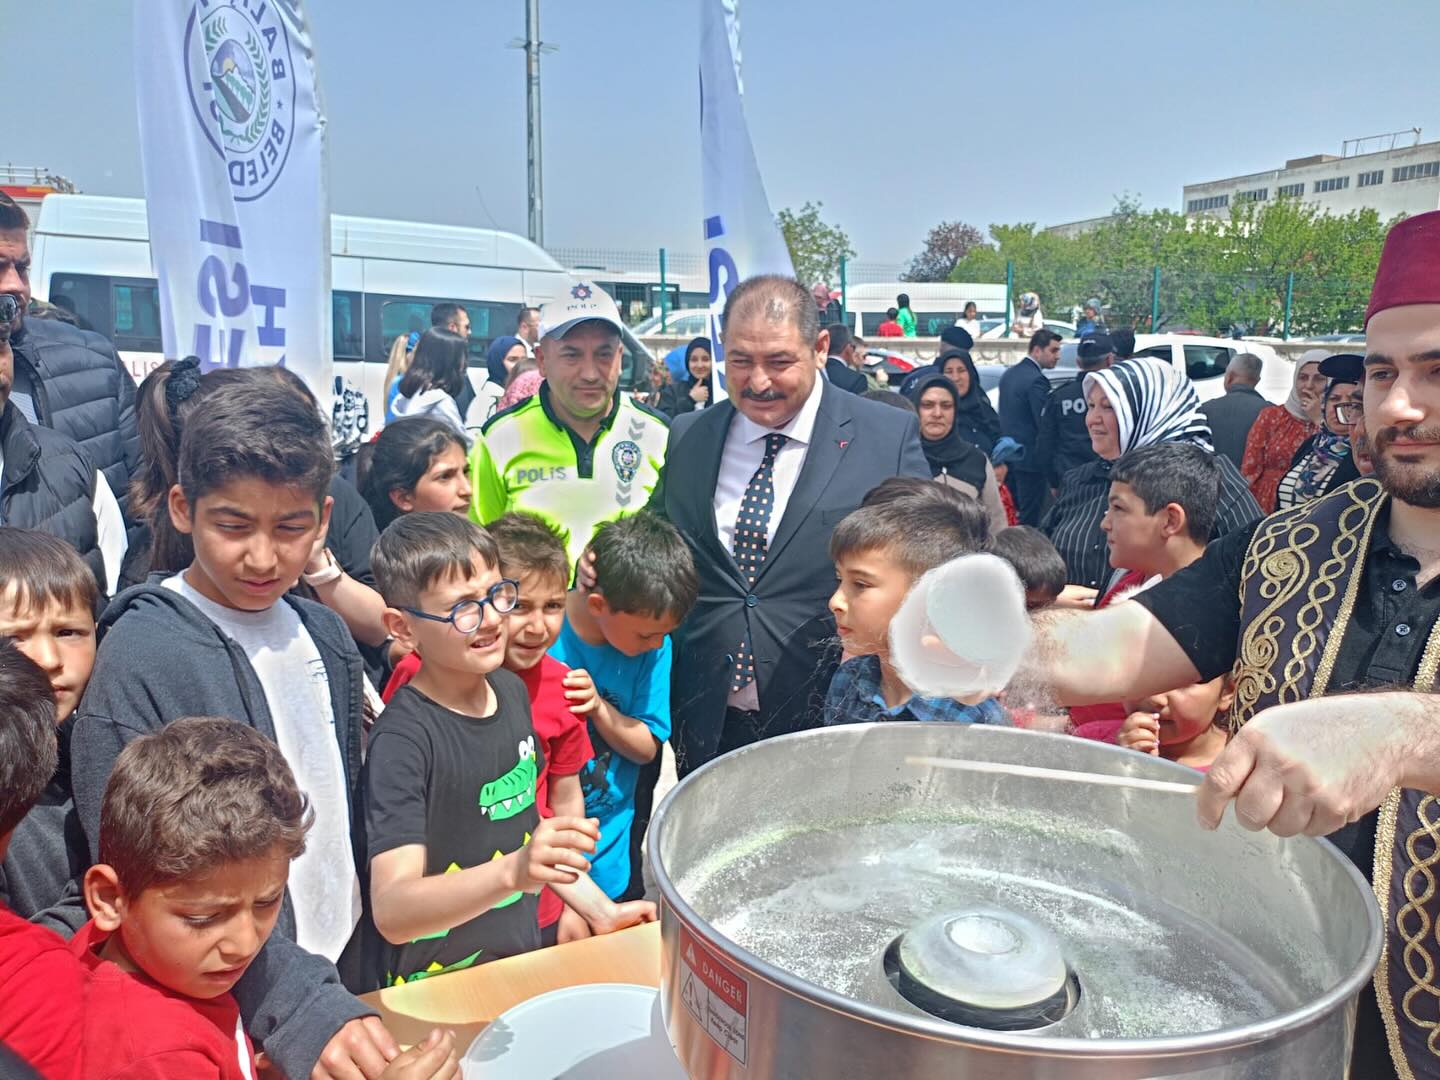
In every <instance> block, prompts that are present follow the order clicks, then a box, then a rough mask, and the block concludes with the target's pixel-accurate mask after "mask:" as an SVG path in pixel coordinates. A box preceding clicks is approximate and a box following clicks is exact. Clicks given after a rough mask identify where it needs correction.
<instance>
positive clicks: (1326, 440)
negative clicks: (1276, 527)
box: [1275, 356, 1365, 510]
mask: <svg viewBox="0 0 1440 1080" xmlns="http://www.w3.org/2000/svg"><path fill="white" fill-rule="evenodd" d="M1333 359H1334V360H1343V359H1344V358H1342V357H1338V356H1337V357H1334V358H1333ZM1351 359H1352V362H1351V363H1350V364H1348V365H1346V366H1344V367H1343V369H1342V370H1340V371H1338V372H1337V373H1336V374H1334V375H1332V376H1331V378H1330V381H1329V383H1328V384H1327V385H1326V387H1325V392H1324V394H1323V395H1321V398H1320V430H1319V431H1317V432H1315V434H1314V435H1311V436H1310V438H1308V439H1306V440H1305V441H1304V442H1303V443H1301V444H1300V449H1298V450H1296V451H1295V457H1294V458H1293V460H1292V462H1291V465H1290V468H1289V470H1288V471H1287V472H1286V473H1285V475H1284V476H1282V477H1281V478H1280V483H1279V485H1278V486H1277V487H1276V489H1275V509H1277V510H1286V509H1289V508H1290V507H1292V506H1299V505H1301V504H1302V503H1307V502H1310V501H1311V500H1312V499H1318V498H1319V497H1320V496H1321V495H1328V494H1329V493H1330V492H1332V491H1334V490H1335V489H1336V488H1337V487H1339V486H1340V485H1341V484H1344V483H1346V482H1348V481H1350V480H1355V479H1357V478H1358V477H1359V475H1360V472H1359V470H1358V469H1357V468H1356V466H1355V461H1354V459H1353V457H1352V456H1351V445H1350V424H1351V421H1350V410H1351V409H1355V408H1357V407H1358V406H1359V403H1360V397H1361V389H1360V380H1361V379H1362V378H1363V377H1364V373H1365V369H1364V367H1363V364H1364V361H1363V360H1361V358H1360V357H1358V356H1356V357H1353V358H1351ZM1329 363H1330V362H1329V361H1327V363H1326V364H1322V365H1321V373H1322V374H1324V373H1326V368H1327V366H1328V364H1329Z"/></svg>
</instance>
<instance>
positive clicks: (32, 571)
mask: <svg viewBox="0 0 1440 1080" xmlns="http://www.w3.org/2000/svg"><path fill="white" fill-rule="evenodd" d="M99 599H100V590H99V587H98V585H97V584H96V582H95V575H94V574H92V573H91V572H90V568H89V567H88V566H86V565H85V561H84V560H83V559H81V558H80V556H79V554H78V553H77V552H76V551H75V549H74V548H72V547H71V546H70V545H69V544H67V543H66V542H65V541H63V540H60V539H58V538H57V537H54V536H51V535H49V534H48V533H42V532H34V531H32V530H30V529H12V528H0V636H4V637H8V638H10V639H12V640H13V641H14V643H15V646H16V647H17V648H18V649H19V650H20V651H21V652H22V653H24V654H25V655H26V656H28V657H29V658H30V659H31V660H32V661H33V662H34V663H35V664H36V665H38V666H39V667H40V669H41V670H42V671H43V672H44V673H45V675H46V676H47V677H48V678H49V680H50V691H51V693H52V694H53V695H54V705H55V719H56V721H57V725H56V734H57V735H58V737H59V749H60V759H59V765H58V766H57V768H56V769H55V775H54V776H52V777H51V778H50V782H49V783H48V784H46V785H45V790H44V791H42V792H41V793H40V797H39V799H38V800H37V801H36V803H35V805H34V806H33V807H32V808H31V810H30V813H29V814H27V815H26V816H25V820H24V821H22V822H21V823H20V825H19V826H18V827H17V828H16V829H15V833H14V835H13V836H12V837H11V840H10V847H9V851H8V852H7V853H6V855H5V856H4V861H3V862H0V900H3V901H4V902H5V903H6V904H8V905H9V906H10V909H11V910H12V911H14V912H16V913H17V914H19V915H21V916H23V917H24V918H27V919H31V920H33V921H35V922H39V923H41V924H42V925H45V926H49V927H50V928H51V929H53V930H56V931H59V932H60V933H62V934H70V933H73V932H74V931H75V929H76V928H78V927H79V925H80V924H81V923H82V922H84V921H85V909H84V905H83V904H82V903H80V901H79V881H80V878H81V876H82V875H83V874H84V873H85V868H86V867H88V866H89V865H90V857H89V852H88V851H87V850H86V846H85V836H84V833H83V832H82V831H81V829H80V823H79V821H78V820H77V819H76V816H75V802H74V799H73V798H72V797H71V793H70V733H71V730H72V728H73V727H74V712H75V706H76V705H77V704H78V703H79V701H80V696H81V695H82V694H83V693H84V692H85V685H86V683H88V682H89V681H90V672H91V670H92V669H93V668H94V666H95V608H96V606H97V604H98V603H99ZM72 886H73V887H72Z"/></svg>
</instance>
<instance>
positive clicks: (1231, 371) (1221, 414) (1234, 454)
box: [1200, 353, 1270, 469]
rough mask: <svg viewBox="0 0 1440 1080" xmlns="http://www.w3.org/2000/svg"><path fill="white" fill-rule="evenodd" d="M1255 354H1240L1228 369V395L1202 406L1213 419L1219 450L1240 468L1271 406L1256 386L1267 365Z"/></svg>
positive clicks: (1211, 431)
mask: <svg viewBox="0 0 1440 1080" xmlns="http://www.w3.org/2000/svg"><path fill="white" fill-rule="evenodd" d="M1263 366H1264V365H1263V362H1262V361H1261V359H1260V357H1258V356H1256V355H1255V354H1254V353H1237V354H1236V355H1235V356H1234V357H1232V358H1231V360H1230V364H1229V366H1228V367H1226V368H1225V395H1224V397H1218V398H1216V399H1215V400H1214V401H1207V402H1206V403H1205V404H1204V405H1201V406H1200V411H1201V412H1203V413H1204V414H1205V419H1207V420H1209V421H1210V435H1211V438H1212V441H1213V442H1214V443H1215V451H1216V452H1217V453H1220V454H1224V455H1225V456H1226V457H1228V458H1229V459H1230V460H1231V461H1233V462H1234V463H1235V467H1236V468H1237V469H1238V468H1239V467H1240V461H1241V459H1242V458H1243V457H1244V456H1245V440H1246V439H1248V438H1249V437H1250V428H1251V426H1252V425H1253V424H1254V423H1255V417H1257V416H1259V415H1260V410H1261V409H1263V408H1265V406H1267V405H1269V404H1270V402H1268V401H1266V400H1265V399H1264V398H1263V397H1261V396H1260V391H1258V390H1256V389H1255V388H1256V387H1257V386H1259V385H1260V371H1261V369H1262V367H1263Z"/></svg>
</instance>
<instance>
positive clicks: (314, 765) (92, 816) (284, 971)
mask: <svg viewBox="0 0 1440 1080" xmlns="http://www.w3.org/2000/svg"><path fill="white" fill-rule="evenodd" d="M333 469H334V461H333V458H332V456H331V448H330V436H329V432H328V430H327V429H326V426H325V423H324V420H323V419H322V418H321V416H320V414H319V413H318V412H317V411H316V410H315V409H314V408H313V407H312V406H311V405H310V403H309V402H307V401H306V400H305V399H304V398H302V397H301V396H300V395H298V394H296V393H295V392H294V391H293V390H290V389H288V388H286V387H284V386H282V385H280V384H279V383H276V382H270V383H269V385H265V384H256V385H251V386H247V387H245V388H244V390H243V392H240V390H239V389H238V388H233V389H232V388H227V389H225V390H221V391H217V392H216V393H214V394H212V395H209V396H207V397H206V398H205V400H204V401H203V402H202V403H201V404H200V405H198V406H197V407H196V409H195V411H194V412H193V413H191V414H190V415H189V416H188V417H187V420H186V423H185V430H184V433H183V435H182V437H181V441H180V454H179V468H178V477H179V483H177V484H176V485H175V486H174V487H173V488H171V490H170V493H169V500H168V511H169V515H170V520H171V522H172V523H173V524H174V526H175V528H176V529H177V530H179V531H180V532H181V533H184V534H187V535H189V536H190V538H191V541H192V544H193V547H194V557H193V559H192V561H191V562H190V565H189V566H188V567H186V568H185V569H184V570H183V571H182V572H180V573H179V574H175V575H173V576H171V577H168V578H167V577H164V576H163V575H160V574H156V575H153V576H152V577H151V579H150V580H149V581H148V582H146V583H145V584H143V585H139V586H136V587H135V588H133V589H130V590H127V591H126V592H125V593H123V594H121V595H120V596H118V597H116V598H115V600H114V601H113V602H112V603H111V605H110V606H109V608H107V609H106V611H105V613H104V615H103V616H102V617H101V621H100V627H101V635H102V638H101V646H100V651H99V655H98V657H97V659H96V663H95V672H94V677H93V678H92V679H91V681H90V685H89V687H88V689H87V690H86V693H85V697H84V698H83V700H82V701H81V705H80V710H79V717H78V719H77V720H76V725H75V731H74V735H73V736H72V740H71V746H72V754H71V757H72V767H71V775H72V781H73V784H74V793H75V806H76V809H77V811H78V812H79V817H80V823H81V825H82V826H83V828H84V830H85V833H86V835H87V837H88V838H89V841H90V846H91V850H92V852H96V851H97V845H98V842H99V826H100V804H101V798H102V795H103V792H104V790H105V782H106V779H107V778H108V776H109V775H110V769H111V766H112V765H113V764H114V762H115V759H116V757H117V756H118V754H119V753H120V751H121V750H122V748H123V747H124V746H125V744H126V743H128V742H130V741H131V740H133V739H135V738H137V737H138V736H141V735H144V734H147V733H149V732H152V731H156V730H158V729H160V728H161V727H163V726H164V725H165V724H166V723H167V722H169V721H171V720H176V719H179V718H180V717H182V716H226V717H230V718H233V719H236V720H243V721H244V722H245V723H248V724H249V725H250V726H251V727H253V728H255V729H256V730H257V731H259V732H260V734H262V735H264V736H266V737H267V738H270V739H272V740H273V741H274V742H275V743H276V744H277V745H278V746H279V748H280V752H281V753H282V754H283V755H284V757H285V760H286V761H287V762H289V763H290V766H291V768H292V769H293V770H294V771H295V775H296V780H297V782H298V783H299V785H300V787H301V789H302V790H304V791H305V792H306V794H307V795H308V797H309V798H310V801H311V805H312V806H313V807H314V808H315V822H314V825H313V826H312V828H311V833H310V839H309V842H308V843H307V845H306V848H305V851H304V853H303V854H302V855H300V856H299V858H297V859H296V860H295V863H294V865H293V867H291V872H290V876H289V884H288V888H287V889H286V891H285V897H284V902H283V905H282V909H281V912H280V915H279V922H278V926H277V928H278V930H279V933H277V934H275V935H274V936H272V937H271V938H270V940H269V942H268V943H267V945H266V946H265V948H264V950H263V951H262V953H261V955H260V958H259V959H258V960H257V961H256V963H254V964H253V965H251V967H250V969H249V971H248V972H247V973H246V974H245V976H243V977H242V978H241V979H240V981H239V982H238V983H237V984H236V986H235V997H236V1000H237V1001H238V1002H239V1005H240V1012H241V1015H242V1016H243V1017H244V1019H245V1025H246V1029H247V1030H248V1031H249V1033H250V1035H251V1036H252V1037H253V1038H255V1040H256V1042H257V1043H258V1044H260V1046H261V1048H262V1049H263V1050H264V1051H265V1053H266V1055H267V1056H268V1057H269V1058H270V1059H271V1060H272V1061H273V1062H275V1064H276V1065H277V1066H278V1067H279V1068H280V1069H281V1071H282V1072H284V1073H285V1074H286V1075H289V1076H305V1075H308V1074H309V1073H310V1071H311V1070H312V1069H313V1068H314V1067H315V1066H316V1064H317V1061H319V1060H320V1059H321V1057H322V1053H323V1055H324V1060H323V1062H321V1064H323V1065H324V1066H326V1067H327V1068H329V1069H331V1070H332V1071H336V1070H340V1071H343V1070H344V1069H346V1068H356V1069H357V1071H362V1072H363V1071H364V1070H363V1069H359V1068H358V1066H356V1065H355V1064H354V1062H356V1061H357V1060H359V1061H363V1062H366V1063H370V1064H373V1063H374V1062H375V1061H377V1060H379V1061H384V1060H389V1059H390V1058H393V1057H394V1056H395V1055H396V1053H397V1052H398V1049H399V1048H398V1046H396V1044H395V1042H394V1040H393V1039H391V1038H390V1036H389V1035H388V1033H386V1032H385V1029H384V1027H383V1026H382V1025H380V1024H379V1022H378V1021H376V1020H368V1019H367V1020H360V1019H359V1018H360V1017H366V1016H367V1015H368V1014H371V1013H373V1011H374V1010H373V1009H370V1008H369V1007H368V1006H366V1005H364V1004H362V1003H361V1002H360V1001H358V1000H357V999H356V998H354V997H353V996H351V995H350V994H349V993H347V992H346V991H345V989H344V988H343V987H342V986H341V985H340V980H339V978H338V975H337V972H336V970H335V967H334V962H335V961H336V960H337V959H339V958H340V956H341V952H342V950H344V949H345V946H346V943H347V941H348V940H349V939H350V938H351V935H352V932H353V931H354V929H355V926H356V924H357V923H358V922H359V918H360V910H361V904H360V884H359V875H358V871H357V862H356V859H355V855H356V853H358V852H359V851H362V850H363V842H362V840H361V839H360V837H359V835H358V833H357V832H355V831H352V820H351V814H350V806H351V799H352V797H353V795H354V793H355V792H356V791H357V790H358V787H359V781H360V756H361V733H362V727H363V719H362V703H363V693H362V689H361V684H362V668H361V662H360V656H359V654H358V653H357V652H356V649H355V644H354V642H353V641H352V639H351V637H350V633H349V631H348V630H347V629H346V627H345V624H344V623H343V622H342V621H341V619H340V617H339V616H338V615H336V614H335V613H334V612H332V611H330V610H328V609H326V608H324V607H322V606H320V605H319V604H315V603H312V602H310V601H306V600H302V599H298V598H296V597H294V596H292V595H289V593H288V590H289V589H290V587H291V586H292V585H293V584H294V583H295V581H296V580H297V579H298V578H299V577H300V574H301V572H302V571H303V570H304V567H305V563H306V561H307V560H308V559H309V557H310V554H311V551H312V550H313V548H314V546H315V543H316V540H317V539H318V538H319V537H320V536H322V535H324V533H325V530H326V527H327V524H328V520H329V516H330V506H331V500H330V497H329V495H328V494H327V492H328V489H329V485H330V477H331V473H332V471H333ZM297 942H298V945H299V947H298V948H297V947H296V943H297ZM357 962H358V957H355V956H354V955H353V951H352V955H350V956H347V957H346V961H345V966H346V969H347V971H352V970H353V975H352V979H354V980H355V981H357V982H358V975H359V971H358V967H356V963H357Z"/></svg>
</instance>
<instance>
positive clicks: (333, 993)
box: [70, 578, 374, 1076]
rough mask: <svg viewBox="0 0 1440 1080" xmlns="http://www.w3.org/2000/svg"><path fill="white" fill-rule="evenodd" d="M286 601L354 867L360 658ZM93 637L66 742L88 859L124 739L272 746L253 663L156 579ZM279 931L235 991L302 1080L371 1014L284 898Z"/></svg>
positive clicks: (337, 634)
mask: <svg viewBox="0 0 1440 1080" xmlns="http://www.w3.org/2000/svg"><path fill="white" fill-rule="evenodd" d="M282 602H283V603H288V604H290V605H292V606H293V607H294V608H295V610H296V612H297V613H298V614H299V616H300V621H301V622H302V623H303V624H304V626H305V629H306V631H308V632H309V634H310V637H311V639H312V640H313V641H314V642H315V646H316V648H317V649H318V650H319V652H320V656H321V659H322V660H323V661H324V664H325V672H326V675H327V677H328V681H329V684H330V700H331V705H332V707H333V715H332V716H331V717H329V718H321V717H316V722H317V723H324V722H326V721H327V720H328V721H329V722H331V723H332V724H333V728H334V732H335V738H336V740H337V741H338V742H339V744H340V759H341V762H342V763H343V765H344V767H345V780H346V787H347V790H348V791H349V793H350V797H351V807H352V813H351V821H352V829H351V834H352V835H351V842H352V844H353V846H354V850H355V854H356V858H357V860H363V858H364V852H365V838H364V836H363V835H360V832H359V816H358V815H357V814H355V813H354V812H353V807H354V806H355V805H356V803H355V794H356V792H357V790H358V785H359V782H360V756H361V739H362V723H363V721H362V717H361V709H362V701H363V699H362V690H361V676H360V671H361V669H360V657H359V655H358V654H357V653H356V651H355V646H354V643H353V642H352V641H351V640H350V634H349V631H347V630H346V629H345V624H344V623H343V622H341V621H340V616H338V615H336V614H335V613H334V612H332V611H330V610H329V609H327V608H324V607H321V606H320V605H319V604H313V603H310V602H309V601H307V600H300V599H296V598H295V597H290V596H287V597H286V598H285V599H284V600H283V601H282ZM100 632H101V643H100V652H99V655H98V656H97V658H96V661H95V670H94V673H93V674H92V675H91V678H90V684H89V686H88V687H87V688H86V691H85V696H84V698H83V699H82V700H81V702H80V708H79V710H78V716H77V719H76V721H75V731H74V734H73V735H72V737H71V742H70V769H71V784H72V787H73V790H74V798H75V809H76V811H77V812H78V814H79V819H80V825H81V827H82V828H83V829H84V831H85V836H86V838H87V839H88V842H89V846H90V853H91V854H92V855H98V844H99V832H100V801H101V797H102V796H103V795H104V792H105V782H106V780H107V778H108V777H109V775H110V769H111V766H113V765H114V763H115V758H116V757H117V756H118V755H119V753H120V751H121V749H123V748H124V746H125V745H126V744H127V743H129V742H130V741H131V740H133V739H135V738H137V737H139V736H141V735H145V734H148V733H149V732H152V731H155V730H157V729H158V728H160V727H162V726H164V725H165V724H167V723H169V722H170V721H171V720H176V719H178V718H179V717H182V716H224V717H229V718H230V719H232V720H241V721H244V722H246V723H248V724H250V725H251V726H252V727H254V728H255V729H256V730H257V731H259V732H260V733H261V734H263V735H265V736H266V737H267V738H270V739H274V738H275V725H274V721H273V720H272V719H271V715H270V707H269V704H268V702H267V701H266V699H265V691H264V690H263V689H262V687H261V685H260V680H259V678H258V677H257V676H256V674H255V669H254V667H252V666H251V664H250V660H249V658H248V657H247V656H246V655H245V653H244V652H243V651H242V650H241V648H240V647H239V646H238V645H236V644H235V642H234V641H232V640H231V639H230V638H228V637H227V636H226V635H225V634H224V633H223V632H222V631H221V630H220V629H219V628H218V627H217V626H216V625H215V624H214V623H212V622H211V621H210V620H209V619H207V618H206V617H205V616H204V615H203V614H201V612H200V611H199V610H197V609H196V608H195V606H194V605H193V604H191V603H190V602H189V601H188V600H186V599H185V598H184V597H182V596H180V595H179V594H178V593H175V592H172V591H171V590H169V589H166V588H164V587H163V586H162V585H160V584H159V582H158V580H157V579H156V578H152V579H151V582H150V583H147V584H145V585H138V586H136V587H135V588H133V589H129V590H127V591H126V592H123V593H121V594H120V595H119V596H117V597H115V599H114V600H112V601H111V602H110V606H109V607H108V608H106V610H105V614H104V615H103V616H101V619H100ZM364 880H365V877H364V875H363V874H362V875H361V881H362V882H363V881H364ZM275 930H276V932H275V933H274V934H273V935H271V937H270V940H269V941H268V942H266V944H265V947H264V948H263V949H262V950H261V951H260V954H259V956H257V957H256V958H255V960H254V962H253V963H252V964H251V965H250V969H249V970H248V971H246V972H245V975H244V976H243V977H242V978H241V980H240V981H239V982H238V983H236V985H235V989H234V991H233V992H234V995H235V999H236V1001H237V1002H239V1005H240V1015H241V1016H242V1017H243V1018H244V1020H245V1029H246V1030H247V1031H248V1032H249V1033H250V1034H251V1036H252V1037H254V1039H255V1042H256V1049H263V1050H264V1051H265V1053H266V1054H268V1055H269V1056H270V1058H271V1059H272V1060H273V1061H274V1062H275V1064H276V1065H277V1066H278V1067H279V1068H280V1070H281V1072H282V1073H284V1074H285V1075H286V1076H308V1075H309V1074H310V1071H311V1069H312V1068H314V1066H315V1062H316V1061H317V1060H318V1058H319V1056H320V1051H321V1050H323V1049H324V1047H325V1044H326V1043H327V1042H329V1041H330V1038H331V1037H332V1036H333V1035H334V1034H335V1033H336V1032H337V1031H338V1030H339V1029H340V1028H341V1027H342V1026H343V1025H344V1024H345V1023H346V1022H348V1021H350V1020H352V1019H354V1018H356V1017H359V1016H365V1015H368V1014H370V1013H373V1012H374V1010H373V1009H371V1008H369V1007H368V1006H366V1005H365V1004H364V1003H362V1002H361V1001H359V1000H358V999H357V998H355V997H353V996H352V995H351V994H350V993H349V992H348V991H346V990H345V988H344V987H343V986H342V985H341V984H340V979H339V975H338V973H337V972H336V970H335V966H334V965H333V964H331V963H330V962H329V961H328V960H326V959H325V958H324V957H320V956H315V955H313V954H312V953H308V952H306V951H305V950H304V949H302V948H300V946H298V945H296V944H295V942H294V935H295V914H294V909H293V908H292V907H291V906H290V897H289V895H288V894H287V895H286V897H285V904H284V908H283V909H282V911H281V913H280V919H279V921H278V922H277V923H276V926H275ZM347 955H348V954H347ZM342 959H343V958H342Z"/></svg>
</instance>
